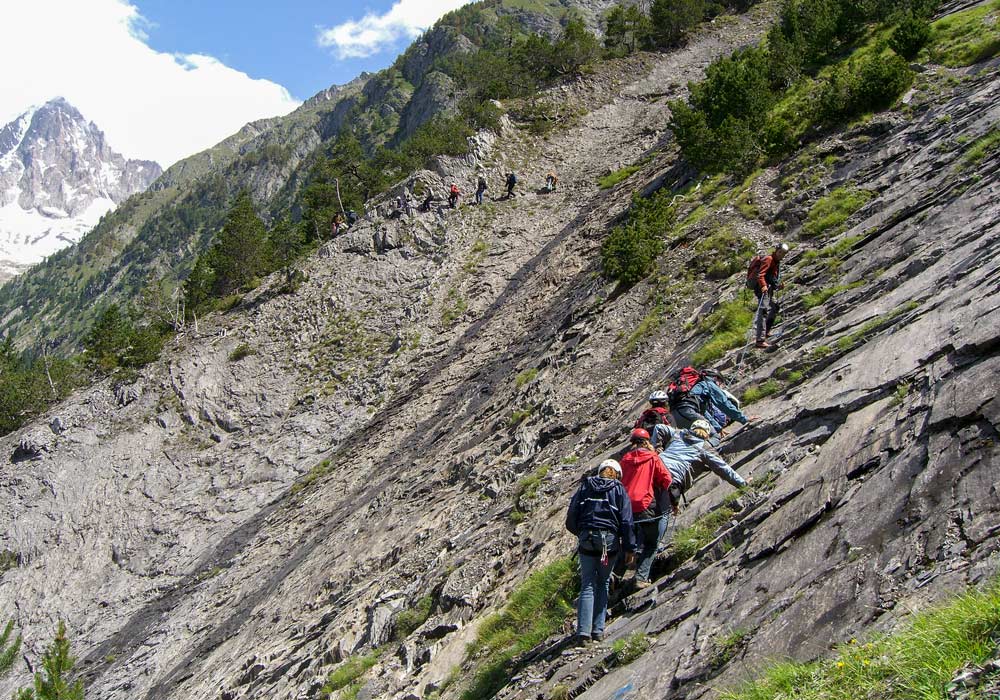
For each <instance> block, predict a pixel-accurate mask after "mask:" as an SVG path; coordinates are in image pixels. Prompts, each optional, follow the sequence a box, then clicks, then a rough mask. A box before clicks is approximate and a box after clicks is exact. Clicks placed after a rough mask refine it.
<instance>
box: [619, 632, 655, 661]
mask: <svg viewBox="0 0 1000 700" xmlns="http://www.w3.org/2000/svg"><path fill="white" fill-rule="evenodd" d="M649 645H650V642H649V637H647V636H646V635H644V634H643V633H642V632H639V631H636V632H633V633H632V634H630V635H629V636H627V637H625V638H624V639H619V640H617V641H615V643H614V644H612V645H611V659H612V665H614V666H627V665H628V664H630V663H632V662H633V661H635V660H636V659H638V658H639V657H640V656H642V655H643V654H645V653H646V651H647V650H648V649H649Z"/></svg>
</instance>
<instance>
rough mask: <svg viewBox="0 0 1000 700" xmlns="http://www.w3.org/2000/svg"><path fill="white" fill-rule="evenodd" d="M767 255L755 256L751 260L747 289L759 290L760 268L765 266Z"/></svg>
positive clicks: (748, 269) (748, 268)
mask: <svg viewBox="0 0 1000 700" xmlns="http://www.w3.org/2000/svg"><path fill="white" fill-rule="evenodd" d="M766 257H767V256H766V255H755V256H753V257H752V258H751V259H750V265H748V266H747V289H756V288H757V276H758V275H759V274H760V266H761V265H763V264H764V258H766Z"/></svg>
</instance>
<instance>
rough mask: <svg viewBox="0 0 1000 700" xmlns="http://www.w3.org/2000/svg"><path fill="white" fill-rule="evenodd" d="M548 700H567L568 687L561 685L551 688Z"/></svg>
mask: <svg viewBox="0 0 1000 700" xmlns="http://www.w3.org/2000/svg"><path fill="white" fill-rule="evenodd" d="M549 700H569V686H568V685H565V684H563V683H559V684H557V685H554V686H552V692H550V693H549Z"/></svg>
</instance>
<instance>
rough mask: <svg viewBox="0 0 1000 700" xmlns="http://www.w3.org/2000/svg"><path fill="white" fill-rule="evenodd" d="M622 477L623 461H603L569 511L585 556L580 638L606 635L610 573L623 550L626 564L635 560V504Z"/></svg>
mask: <svg viewBox="0 0 1000 700" xmlns="http://www.w3.org/2000/svg"><path fill="white" fill-rule="evenodd" d="M621 477H622V468H621V465H619V464H618V462H616V461H615V460H613V459H606V460H604V461H603V462H601V465H600V466H599V467H598V468H597V474H596V475H595V476H587V477H584V479H583V481H582V483H581V484H580V488H579V489H578V490H577V492H576V495H574V496H573V500H572V501H570V504H569V510H568V511H567V512H566V529H567V530H569V531H570V532H572V533H573V534H574V535H576V536H577V539H578V545H577V553H578V554H579V557H580V598H579V601H578V602H577V609H576V610H577V613H576V634H577V642H578V643H586V642H588V641H590V640H591V639H593V640H596V641H601V639H603V638H604V619H605V617H606V615H607V612H608V583H609V582H610V580H611V572H612V571H613V570H614V568H615V563H616V562H617V560H618V555H619V553H621V552H622V551H624V552H625V564H626V566H627V565H629V564H631V563H632V561H633V560H634V559H635V550H636V543H635V535H634V533H633V531H632V506H631V504H630V503H629V498H628V494H627V493H626V492H625V487H624V486H623V485H622V482H621Z"/></svg>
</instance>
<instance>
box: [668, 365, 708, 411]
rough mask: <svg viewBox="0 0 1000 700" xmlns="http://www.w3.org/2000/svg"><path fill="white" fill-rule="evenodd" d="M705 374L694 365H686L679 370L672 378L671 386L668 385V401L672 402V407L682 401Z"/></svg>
mask: <svg viewBox="0 0 1000 700" xmlns="http://www.w3.org/2000/svg"><path fill="white" fill-rule="evenodd" d="M704 376H705V375H704V374H702V373H701V372H699V371H698V370H696V369H695V368H694V367H685V368H684V369H682V370H681V371H680V372H678V373H677V374H676V375H675V376H674V378H673V380H671V382H670V386H669V387H667V397H668V398H667V402H668V403H669V404H670V408H674V407H675V406H676V405H677V404H678V403H680V402H681V399H683V398H684V397H685V396H687V395H688V392H689V391H691V390H692V389H694V385H695V384H697V383H698V382H699V381H701V378H702V377H704Z"/></svg>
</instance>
